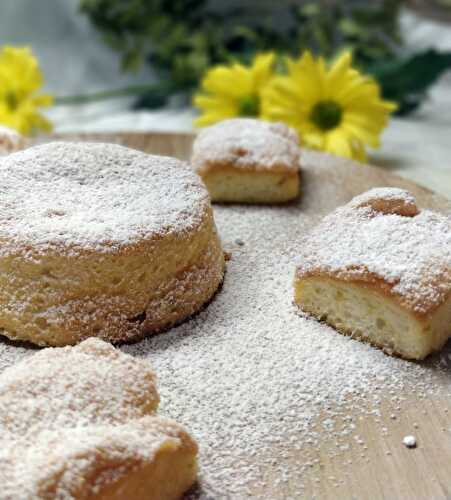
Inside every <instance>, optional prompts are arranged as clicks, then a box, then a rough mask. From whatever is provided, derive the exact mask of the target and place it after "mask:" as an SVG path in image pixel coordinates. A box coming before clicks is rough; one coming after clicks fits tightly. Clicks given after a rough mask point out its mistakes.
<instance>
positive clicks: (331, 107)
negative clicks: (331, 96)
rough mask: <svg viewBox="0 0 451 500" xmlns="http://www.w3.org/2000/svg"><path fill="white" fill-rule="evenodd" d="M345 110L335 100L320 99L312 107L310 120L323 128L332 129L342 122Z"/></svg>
mask: <svg viewBox="0 0 451 500" xmlns="http://www.w3.org/2000/svg"><path fill="white" fill-rule="evenodd" d="M342 115H343V110H342V108H341V106H340V105H339V104H337V103H336V102H335V101H320V102H318V103H317V104H315V106H314V107H313V109H312V112H311V113H310V120H311V121H312V122H313V123H314V124H315V125H316V126H317V127H318V128H320V129H321V130H331V129H333V128H335V127H336V126H338V125H339V124H340V122H341V118H342Z"/></svg>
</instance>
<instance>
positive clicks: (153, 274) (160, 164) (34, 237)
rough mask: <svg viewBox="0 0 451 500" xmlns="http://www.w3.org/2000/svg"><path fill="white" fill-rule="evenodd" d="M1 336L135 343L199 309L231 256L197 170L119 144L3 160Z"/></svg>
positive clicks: (55, 146) (37, 151) (47, 148)
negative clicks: (225, 249)
mask: <svg viewBox="0 0 451 500" xmlns="http://www.w3.org/2000/svg"><path fill="white" fill-rule="evenodd" d="M0 199H1V202H0V333H2V334H3V335H6V336H7V337H9V338H10V339H17V340H26V341H31V342H33V343H35V344H38V345H54V346H62V345H67V344H74V343H76V342H79V341H80V340H82V339H85V338H87V337H92V336H96V337H100V338H103V339H105V340H109V341H111V342H120V341H127V340H131V339H134V338H137V337H140V336H142V335H144V334H147V333H152V332H157V331H160V330H162V329H165V328H167V327H169V326H171V325H174V324H176V323H178V322H180V321H181V320H183V319H184V318H186V317H188V316H190V315H191V314H193V313H194V312H196V311H198V310H199V308H200V307H201V306H202V305H203V304H205V303H206V302H207V301H208V300H209V299H210V298H211V297H212V296H213V294H214V293H215V291H216V290H217V288H218V286H219V285H220V283H221V281H222V278H223V271H224V256H223V252H222V249H221V244H220V241H219V238H218V235H217V231H216V227H215V223H214V219H213V215H212V209H211V205H210V199H209V196H208V192H207V190H206V189H205V187H204V185H203V184H202V182H201V180H200V179H199V177H198V176H197V175H196V174H195V173H194V172H192V170H191V169H190V167H189V166H188V165H186V164H184V163H182V162H180V161H179V160H176V159H174V158H169V157H162V156H152V155H148V154H145V153H143V152H139V151H135V150H132V149H129V148H125V147H122V146H119V145H114V144H101V143H64V142H55V143H49V144H43V145H40V146H35V147H32V148H29V149H26V150H24V151H20V152H17V153H13V154H11V155H9V156H6V157H4V158H1V159H0Z"/></svg>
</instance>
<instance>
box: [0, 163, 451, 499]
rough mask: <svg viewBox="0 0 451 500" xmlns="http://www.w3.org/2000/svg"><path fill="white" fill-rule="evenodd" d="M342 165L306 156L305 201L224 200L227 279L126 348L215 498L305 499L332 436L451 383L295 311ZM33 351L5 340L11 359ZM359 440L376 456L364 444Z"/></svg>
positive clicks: (433, 368) (343, 436) (435, 370)
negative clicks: (250, 203) (305, 263)
mask: <svg viewBox="0 0 451 500" xmlns="http://www.w3.org/2000/svg"><path fill="white" fill-rule="evenodd" d="M324 158H325V160H324ZM337 162H338V163H339V160H337V159H332V158H330V157H324V156H322V155H313V154H312V155H311V156H309V155H305V158H304V168H303V176H304V182H305V183H306V187H305V193H304V196H303V198H302V199H301V200H300V201H299V202H298V203H296V204H290V205H287V206H285V207H258V206H254V207H243V206H216V207H215V217H216V221H217V225H218V229H219V233H220V235H221V237H222V240H223V243H224V247H225V249H226V250H227V251H230V252H231V253H232V258H231V260H230V261H229V262H228V266H227V274H226V277H225V282H224V286H223V288H222V289H221V290H220V291H219V293H218V294H217V295H216V297H215V298H214V300H213V301H212V302H211V303H210V304H209V305H208V306H207V307H206V308H205V310H204V311H202V312H201V313H200V314H198V315H197V316H195V317H194V318H192V319H191V320H190V321H188V322H186V323H184V324H182V325H180V326H179V327H177V328H174V329H172V330H170V331H168V332H166V333H162V334H160V335H157V336H154V337H151V338H148V339H146V340H143V341H141V342H139V343H137V344H131V345H125V346H123V347H122V349H123V350H124V351H126V352H128V353H130V354H133V355H135V356H138V357H142V358H145V359H148V360H149V362H150V363H151V365H152V367H153V368H154V370H155V372H156V373H157V376H158V387H159V392H160V396H161V401H162V403H161V405H160V412H161V413H162V414H164V415H167V416H170V417H172V418H174V419H176V420H177V421H179V422H181V423H183V424H184V425H185V426H186V427H187V429H188V430H189V431H190V432H191V433H192V435H193V436H194V437H195V438H196V439H197V440H198V442H199V444H200V467H201V480H202V488H203V490H204V492H205V496H206V497H207V498H208V497H209V495H210V498H227V497H230V498H237V499H242V498H245V497H246V496H247V495H251V494H252V495H254V496H256V497H259V498H268V493H267V492H268V490H269V489H270V488H275V487H276V486H275V485H276V484H277V493H278V495H279V497H280V498H299V497H302V494H303V489H304V481H305V478H306V476H308V475H310V477H311V475H312V474H313V476H314V477H315V473H316V472H315V471H318V470H319V467H320V466H321V464H320V463H319V462H315V461H314V460H315V459H318V457H319V456H320V455H319V450H320V449H322V447H323V446H324V445H325V443H326V444H327V443H332V444H333V443H335V442H337V443H338V444H340V443H343V444H349V443H351V442H355V440H354V439H353V437H354V436H356V434H358V432H359V431H358V430H357V424H358V422H360V419H361V418H363V419H370V420H372V421H376V422H377V421H379V420H380V419H381V411H382V405H383V402H384V401H385V400H387V399H389V401H390V400H391V401H390V404H391V405H392V406H393V407H397V406H400V405H401V404H402V403H403V401H404V400H405V399H406V398H407V396H408V397H409V398H415V399H416V400H421V399H423V398H425V397H426V396H429V395H431V394H434V393H438V392H439V391H441V390H442V389H441V385H440V380H439V379H440V373H441V370H446V369H447V368H446V367H440V363H439V360H438V356H437V357H435V358H432V360H430V361H428V362H426V363H422V364H419V363H411V362H407V361H403V360H401V359H397V358H391V357H389V356H387V355H385V354H384V353H383V352H381V351H380V350H378V349H375V348H372V347H370V346H368V345H366V344H363V343H361V342H358V341H355V340H352V339H350V338H348V337H345V336H342V335H340V334H338V333H336V332H335V331H334V330H333V329H331V328H329V327H327V326H325V325H323V324H320V323H318V322H316V321H314V320H311V319H308V318H304V317H301V316H299V315H297V314H296V308H295V307H294V306H293V305H292V296H293V290H292V280H293V273H294V263H295V261H296V259H297V257H298V256H299V250H300V242H301V241H302V238H303V236H304V235H305V233H306V231H308V230H309V229H311V227H312V225H313V224H314V223H315V222H316V221H317V220H318V218H319V217H320V216H322V215H324V212H326V211H330V210H331V209H332V208H334V207H335V206H337V205H338V204H342V203H343V202H346V201H349V197H350V196H349V195H348V198H347V199H346V197H345V196H344V195H343V194H340V193H341V191H340V190H339V189H337V187H336V186H337V185H339V184H340V183H342V182H345V180H346V179H349V177H347V175H349V174H346V175H344V174H343V171H344V169H343V170H340V169H339V168H338V167H337V170H336V174H335V175H332V173H333V172H335V171H334V170H333V168H335V167H336V165H337ZM361 168H362V167H358V169H361ZM359 171H360V170H359ZM326 173H327V176H326V175H325V174H326ZM326 178H327V180H328V182H327V183H325V179H326ZM368 182H371V181H368ZM373 182H374V181H373ZM238 240H242V241H243V242H245V244H244V245H240V244H239V243H237V241H238ZM31 352H33V351H32V350H28V349H26V348H25V347H23V348H21V347H20V348H17V347H15V346H14V345H12V344H10V343H8V342H3V343H1V344H0V368H4V367H6V366H8V365H11V364H12V363H14V362H16V361H17V360H18V359H20V358H22V357H24V356H26V355H29V354H30V353H31ZM391 411H393V410H391ZM322 420H326V421H327V424H326V425H327V428H324V427H323V426H322V425H321V421H322ZM383 425H387V422H384V424H381V427H383ZM356 437H357V436H356ZM357 439H359V440H362V438H361V437H360V436H358V437H357ZM362 441H364V440H362ZM356 446H358V447H359V450H362V454H363V456H364V457H365V456H366V455H365V450H364V443H363V444H362V445H358V444H356ZM329 453H332V452H329ZM334 453H336V454H339V455H343V456H345V457H346V453H347V451H346V450H341V449H340V448H339V447H338V448H336V449H335V452H334ZM312 457H313V458H312ZM348 458H349V457H348ZM309 464H313V466H314V467H310V466H309ZM317 480H318V478H317ZM314 482H315V481H314ZM315 484H316V482H315ZM270 497H271V498H273V497H272V496H270Z"/></svg>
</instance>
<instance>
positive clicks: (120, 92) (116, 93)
mask: <svg viewBox="0 0 451 500" xmlns="http://www.w3.org/2000/svg"><path fill="white" fill-rule="evenodd" d="M162 89H166V90H168V91H169V88H167V86H163V85H131V86H129V87H123V88H121V89H113V90H101V91H99V92H93V93H92V94H81V95H70V96H61V97H55V100H54V104H55V105H70V104H83V103H87V102H94V101H104V100H107V99H114V98H116V97H125V96H130V95H134V96H138V95H143V94H147V93H149V92H161V91H162Z"/></svg>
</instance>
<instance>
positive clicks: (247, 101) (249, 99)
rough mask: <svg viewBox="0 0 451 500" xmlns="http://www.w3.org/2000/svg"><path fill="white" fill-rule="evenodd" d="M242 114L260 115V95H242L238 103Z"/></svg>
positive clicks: (239, 111)
mask: <svg viewBox="0 0 451 500" xmlns="http://www.w3.org/2000/svg"><path fill="white" fill-rule="evenodd" d="M238 113H239V115H240V116H258V115H259V114H260V98H259V97H258V95H247V96H246V97H242V98H241V99H240V100H239V103H238Z"/></svg>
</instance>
